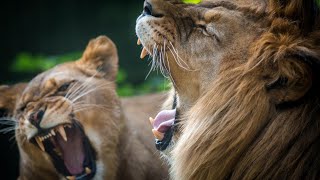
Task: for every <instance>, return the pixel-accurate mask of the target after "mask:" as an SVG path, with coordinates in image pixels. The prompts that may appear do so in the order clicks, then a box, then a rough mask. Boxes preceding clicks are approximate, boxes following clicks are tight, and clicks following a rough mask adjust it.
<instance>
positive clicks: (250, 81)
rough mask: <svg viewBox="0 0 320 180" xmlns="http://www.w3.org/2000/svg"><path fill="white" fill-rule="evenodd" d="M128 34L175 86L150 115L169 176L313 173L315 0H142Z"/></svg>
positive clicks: (317, 57)
mask: <svg viewBox="0 0 320 180" xmlns="http://www.w3.org/2000/svg"><path fill="white" fill-rule="evenodd" d="M136 33H137V35H138V38H139V41H138V44H140V43H141V44H142V45H143V47H144V48H143V50H142V53H141V57H142V58H143V57H144V56H146V55H147V54H150V55H151V56H152V57H153V64H154V65H155V66H158V67H160V69H161V70H162V71H163V72H164V75H166V76H167V77H169V78H170V79H171V80H172V83H173V87H174V92H175V93H174V94H175V95H173V96H172V97H173V98H171V99H173V101H171V105H173V107H167V108H168V109H167V110H166V111H162V112H160V113H159V114H158V116H157V117H156V118H155V119H154V120H153V119H151V123H152V124H153V126H154V127H153V128H154V129H153V132H154V134H155V136H156V138H157V142H156V143H157V145H158V149H160V150H166V154H167V155H168V158H169V162H170V163H171V172H172V173H171V175H172V178H173V179H183V180H187V179H319V178H320V170H319V165H320V154H319V153H318V152H319V151H320V146H319V142H320V141H319V132H320V126H318V122H319V120H320V119H319V117H320V109H319V105H318V104H319V103H318V102H319V100H320V95H319V90H320V87H319V85H318V83H317V81H318V79H319V77H320V76H319V69H320V68H319V62H320V18H319V7H318V6H317V5H316V1H315V0H310V1H303V0H233V1H232V0H224V1H221V0H204V1H203V2H201V3H200V4H197V5H191V4H184V3H182V2H181V1H179V0H146V1H145V3H144V11H143V14H142V15H141V16H140V17H139V18H138V20H137V24H136ZM169 108H170V109H171V108H172V109H171V110H170V109H169ZM177 113H178V114H177ZM177 118H178V120H179V121H177ZM172 134H174V136H172ZM172 139H173V141H171V140H172ZM167 147H170V148H167Z"/></svg>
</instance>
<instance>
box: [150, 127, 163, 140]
mask: <svg viewBox="0 0 320 180" xmlns="http://www.w3.org/2000/svg"><path fill="white" fill-rule="evenodd" d="M152 133H153V135H154V137H156V138H157V139H158V140H160V141H161V140H162V139H163V137H164V133H162V132H159V131H157V130H156V129H152Z"/></svg>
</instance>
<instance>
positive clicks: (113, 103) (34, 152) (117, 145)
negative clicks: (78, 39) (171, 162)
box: [14, 36, 168, 180]
mask: <svg viewBox="0 0 320 180" xmlns="http://www.w3.org/2000/svg"><path fill="white" fill-rule="evenodd" d="M117 68H118V55H117V50H116V47H115V45H114V43H113V42H112V41H111V40H110V39H109V38H107V37H105V36H100V37H98V38H96V39H93V40H91V41H90V42H89V44H88V45H87V48H86V49H85V51H84V53H83V55H82V57H81V58H80V59H79V60H77V61H74V62H67V63H64V64H60V65H57V66H55V67H54V68H52V69H50V70H48V71H45V72H43V73H41V74H39V75H38V76H36V77H35V78H34V79H32V80H31V81H30V82H29V83H28V85H27V86H26V87H25V89H24V91H23V92H22V94H21V97H20V98H19V99H18V101H17V104H16V109H15V112H14V118H15V119H17V120H18V125H17V130H16V133H15V134H16V141H17V144H18V148H19V151H20V177H19V179H21V180H22V179H71V180H73V179H83V180H84V179H110V180H112V179H135V180H138V179H139V180H141V179H159V180H160V179H164V178H166V177H167V174H168V172H167V169H166V167H165V166H163V165H162V163H161V162H160V161H159V157H158V155H157V153H156V152H157V151H156V149H155V148H154V144H153V143H152V142H150V141H149V142H150V143H146V142H147V141H144V139H151V137H152V133H151V132H150V131H149V126H148V124H147V123H146V122H145V121H143V119H144V118H146V117H144V116H145V115H146V114H148V113H152V111H151V110H152V108H154V109H156V105H154V106H150V105H149V104H141V106H139V107H132V106H133V105H134V102H131V101H132V100H130V99H124V100H122V102H121V101H120V99H119V98H118V97H117V94H116V91H115V89H116V85H115V78H116V74H117ZM152 98H153V99H157V100H159V101H160V100H161V98H160V97H159V96H157V95H155V96H154V97H152ZM139 99H140V100H139ZM141 99H143V97H140V98H136V99H134V100H135V101H140V102H141ZM122 105H123V107H125V108H122ZM144 108H146V109H148V108H149V110H148V111H147V112H146V113H137V114H136V115H135V114H127V115H125V114H124V112H129V113H131V110H132V109H135V111H138V110H140V111H141V112H143V110H144ZM130 109H131V110H130ZM148 132H149V133H148Z"/></svg>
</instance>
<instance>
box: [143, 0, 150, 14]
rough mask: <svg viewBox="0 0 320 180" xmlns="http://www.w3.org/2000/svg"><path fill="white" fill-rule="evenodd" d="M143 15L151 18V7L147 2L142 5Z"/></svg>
mask: <svg viewBox="0 0 320 180" xmlns="http://www.w3.org/2000/svg"><path fill="white" fill-rule="evenodd" d="M143 13H144V14H145V15H150V16H152V5H151V4H150V3H149V2H146V3H145V4H144V8H143Z"/></svg>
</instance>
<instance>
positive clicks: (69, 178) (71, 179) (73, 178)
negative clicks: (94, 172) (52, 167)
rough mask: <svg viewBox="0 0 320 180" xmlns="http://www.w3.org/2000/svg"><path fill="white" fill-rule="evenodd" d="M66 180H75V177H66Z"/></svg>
mask: <svg viewBox="0 0 320 180" xmlns="http://www.w3.org/2000/svg"><path fill="white" fill-rule="evenodd" d="M66 178H67V179H68V180H76V177H75V176H67V177H66Z"/></svg>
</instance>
